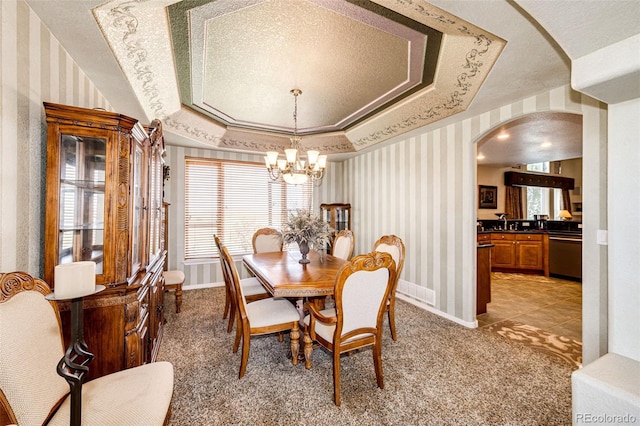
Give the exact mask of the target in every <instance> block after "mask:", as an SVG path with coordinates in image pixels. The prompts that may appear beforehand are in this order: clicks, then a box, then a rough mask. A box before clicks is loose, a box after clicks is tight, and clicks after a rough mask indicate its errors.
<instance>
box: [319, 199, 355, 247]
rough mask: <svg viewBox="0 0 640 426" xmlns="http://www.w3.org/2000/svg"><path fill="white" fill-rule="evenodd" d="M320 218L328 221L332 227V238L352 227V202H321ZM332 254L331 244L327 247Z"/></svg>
mask: <svg viewBox="0 0 640 426" xmlns="http://www.w3.org/2000/svg"><path fill="white" fill-rule="evenodd" d="M320 218H321V219H322V220H324V221H325V222H327V223H328V224H329V226H330V227H331V229H332V230H333V231H332V233H331V238H332V239H333V238H335V236H336V235H337V234H338V233H339V232H340V231H342V230H344V229H351V204H343V203H333V204H320ZM327 252H328V253H329V254H331V246H329V248H328V249H327Z"/></svg>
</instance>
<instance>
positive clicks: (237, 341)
mask: <svg viewBox="0 0 640 426" xmlns="http://www.w3.org/2000/svg"><path fill="white" fill-rule="evenodd" d="M241 338H242V321H238V326H237V327H236V338H235V340H234V342H233V353H234V354H235V353H236V352H238V348H239V347H240V339H241Z"/></svg>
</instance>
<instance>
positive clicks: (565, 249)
mask: <svg viewBox="0 0 640 426" xmlns="http://www.w3.org/2000/svg"><path fill="white" fill-rule="evenodd" d="M549 274H550V275H553V276H557V277H561V278H570V279H575V280H579V281H582V233H581V232H571V231H555V232H553V231H550V232H549Z"/></svg>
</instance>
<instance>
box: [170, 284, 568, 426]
mask: <svg viewBox="0 0 640 426" xmlns="http://www.w3.org/2000/svg"><path fill="white" fill-rule="evenodd" d="M223 301H224V290H223V289H222V288H212V289H202V290H191V291H185V292H184V301H183V305H182V312H181V313H180V314H176V313H175V309H174V305H173V302H174V300H173V295H172V294H170V293H169V294H167V297H166V299H165V313H166V317H167V324H166V326H165V330H164V338H163V341H162V344H161V346H160V353H159V355H158V358H159V359H160V360H167V361H170V362H172V363H173V364H174V367H175V392H174V397H173V413H172V418H171V422H170V424H172V425H232V424H233V425H236V424H237V425H285V424H304V425H327V424H337V425H409V424H410V425H569V424H571V383H570V375H571V372H572V370H573V369H574V368H573V367H572V366H571V364H569V363H568V362H566V361H565V360H563V359H561V358H558V357H557V356H554V355H550V354H549V353H547V352H545V351H540V350H536V349H535V348H533V347H531V346H528V345H523V344H521V343H519V342H516V341H512V340H510V339H505V338H504V337H502V336H501V335H499V334H498V333H494V332H489V331H482V330H479V329H476V330H473V329H467V328H465V327H462V326H459V325H457V324H455V323H452V322H451V321H447V320H445V319H443V318H441V317H439V316H437V315H434V314H431V313H429V312H425V311H423V310H421V309H419V308H417V307H415V306H412V305H410V304H407V303H404V302H402V301H398V303H397V312H396V315H397V316H396V320H397V323H398V334H399V341H398V342H393V341H392V340H391V337H390V333H389V330H388V327H387V328H386V329H385V334H384V341H383V370H384V382H385V388H384V389H378V388H377V387H376V382H375V374H374V370H373V362H372V356H371V351H370V350H363V351H360V352H357V353H355V354H353V355H351V356H343V358H342V370H341V371H342V406H341V407H336V406H335V405H334V404H333V401H332V389H333V385H332V367H331V365H332V364H331V357H330V355H329V354H328V353H327V352H324V351H323V350H321V349H318V350H316V351H315V352H314V356H313V361H314V365H313V368H312V369H311V370H306V369H305V368H304V366H303V365H297V366H293V365H291V362H290V360H289V359H288V358H287V349H288V347H289V339H288V337H287V338H285V341H284V342H282V343H280V342H278V340H277V338H276V337H275V336H263V337H258V338H253V339H252V342H251V354H250V356H249V363H248V367H247V373H246V375H245V376H244V377H243V378H242V379H240V380H239V379H238V378H237V377H238V369H239V366H240V354H239V353H237V354H234V353H232V345H233V334H227V333H226V331H225V330H226V327H225V322H224V321H223V320H222V318H221V316H222V315H221V313H222V306H223Z"/></svg>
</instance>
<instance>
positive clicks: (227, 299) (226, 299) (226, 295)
mask: <svg viewBox="0 0 640 426" xmlns="http://www.w3.org/2000/svg"><path fill="white" fill-rule="evenodd" d="M230 310H231V295H229V287H228V286H226V285H225V286H224V312H223V314H222V319H225V318H227V315H229V311H230Z"/></svg>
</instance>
